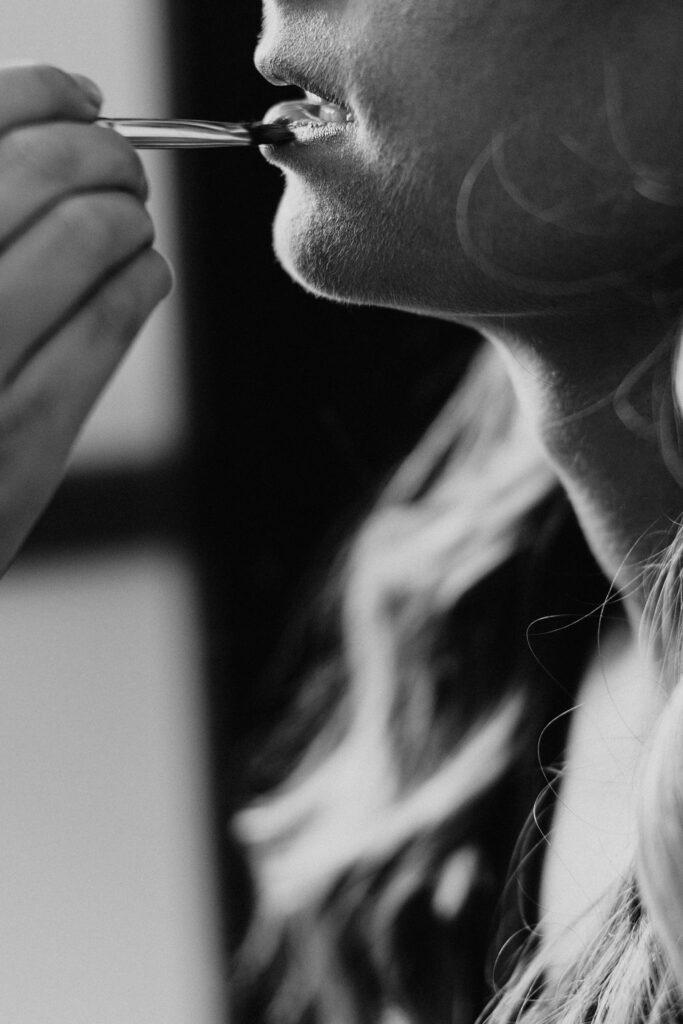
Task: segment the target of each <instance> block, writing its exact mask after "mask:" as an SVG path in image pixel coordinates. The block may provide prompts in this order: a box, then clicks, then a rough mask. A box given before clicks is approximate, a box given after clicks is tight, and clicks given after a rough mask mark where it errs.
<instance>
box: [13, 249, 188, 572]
mask: <svg viewBox="0 0 683 1024" xmlns="http://www.w3.org/2000/svg"><path fill="white" fill-rule="evenodd" d="M171 283H172V277H171V272H170V269H169V267H168V264H167V263H166V261H165V260H164V259H163V257H161V256H160V255H159V254H158V253H157V252H155V251H154V250H151V249H147V250H145V251H144V252H143V253H141V254H140V255H138V256H137V257H136V258H134V259H133V260H131V261H130V262H129V263H128V264H127V265H126V266H125V267H123V268H122V269H120V270H119V271H118V272H117V273H116V274H114V275H113V276H112V277H111V278H110V279H109V280H107V282H106V283H105V284H103V285H102V286H101V287H100V288H99V289H98V290H97V291H96V292H95V293H94V294H93V295H91V297H90V298H89V300H88V301H87V302H86V303H85V304H84V305H83V307H82V308H81V309H80V311H79V312H78V313H77V314H76V315H75V316H74V317H73V318H72V319H71V320H69V321H68V323H66V324H64V325H63V326H62V327H61V329H60V330H58V331H57V333H56V334H54V335H53V336H52V337H51V338H50V339H49V340H48V341H46V342H45V344H44V345H43V347H42V348H41V349H40V350H39V351H38V352H37V353H36V354H35V355H34V356H33V358H32V359H30V360H29V361H28V362H27V363H26V364H25V365H24V366H23V368H22V370H21V372H20V373H19V374H18V376H17V377H16V379H15V380H14V381H13V382H12V383H11V384H10V385H9V386H6V387H5V388H3V389H0V481H2V487H0V567H2V568H4V567H5V566H6V565H7V564H8V563H9V561H10V560H11V558H12V557H13V555H14V553H15V552H16V550H17V549H18V547H19V545H20V544H21V543H22V541H23V540H24V538H25V536H26V534H27V533H28V531H29V529H30V528H31V526H32V525H33V523H34V521H35V519H36V518H37V516H38V515H39V513H40V511H41V510H42V508H43V507H44V505H45V504H46V502H47V500H48V499H49V497H50V495H51V494H52V492H53V491H54V489H55V488H56V486H57V484H58V483H59V480H60V479H61V476H62V475H63V472H64V467H65V463H66V460H67V458H68V454H69V450H70V448H71V446H72V444H73V441H74V439H75V437H76V436H77V434H78V431H79V429H80V427H81V424H82V423H83V421H84V419H85V418H86V416H87V414H88V412H89V411H90V409H91V408H92V406H93V404H94V402H95V401H96V399H97V397H98V395H99V394H100V392H101V390H102V388H103V387H104V385H105V384H106V382H107V381H108V380H109V378H110V377H111V374H112V373H113V371H114V370H115V368H116V366H117V365H118V363H119V362H120V360H121V359H122V357H123V356H124V355H125V353H126V351H127V349H128V346H129V345H130V343H131V341H132V340H133V338H134V337H135V335H136V334H137V333H138V331H139V330H140V328H141V327H142V325H143V323H144V321H145V320H146V319H147V317H148V316H149V314H150V313H151V312H152V310H153V309H154V307H155V306H156V305H157V304H158V303H159V302H160V301H161V299H163V298H164V296H165V295H167V294H168V292H169V290H170V288H171Z"/></svg>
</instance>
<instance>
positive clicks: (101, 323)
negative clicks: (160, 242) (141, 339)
mask: <svg viewBox="0 0 683 1024" xmlns="http://www.w3.org/2000/svg"><path fill="white" fill-rule="evenodd" d="M170 286H171V275H170V270H169V268H168V265H167V263H166V261H165V260H164V259H163V257H162V256H160V254H159V253H157V252H155V251H154V250H151V251H149V252H146V253H145V254H144V255H142V256H140V257H138V259H137V261H136V262H135V263H134V264H133V265H131V267H129V268H128V270H127V271H126V272H125V273H124V274H123V275H122V276H121V277H119V278H117V279H115V280H114V281H113V282H111V283H110V284H109V285H107V286H106V287H105V288H104V289H103V291H102V293H101V295H100V296H99V298H98V301H97V312H96V321H97V328H98V333H101V335H102V336H103V337H109V338H113V339H114V340H115V342H118V343H119V344H127V343H128V342H130V341H131V340H132V338H133V337H134V336H135V335H136V334H137V333H138V331H139V330H140V328H141V327H142V325H143V323H144V321H145V320H146V318H147V317H148V316H149V314H150V313H151V311H152V309H153V308H154V307H155V306H156V305H157V303H158V302H159V301H160V300H161V299H162V298H163V297H164V295H166V294H167V293H168V291H169V288H170Z"/></svg>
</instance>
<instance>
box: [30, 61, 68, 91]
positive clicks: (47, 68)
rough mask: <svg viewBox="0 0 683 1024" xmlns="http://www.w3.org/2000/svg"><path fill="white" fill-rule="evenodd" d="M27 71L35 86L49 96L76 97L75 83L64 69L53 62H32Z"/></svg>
mask: <svg viewBox="0 0 683 1024" xmlns="http://www.w3.org/2000/svg"><path fill="white" fill-rule="evenodd" d="M29 73H30V75H31V77H32V78H33V80H34V82H35V84H36V86H37V88H38V89H40V90H41V91H42V92H45V93H46V94H48V95H50V96H55V97H58V98H63V99H67V100H68V99H74V98H76V94H77V89H76V84H75V82H74V81H73V79H72V78H71V75H68V74H67V73H66V71H62V69H61V68H58V67H55V66H54V65H53V64H34V65H33V66H32V67H31V68H30V69H29Z"/></svg>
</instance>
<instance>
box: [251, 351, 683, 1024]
mask: <svg viewBox="0 0 683 1024" xmlns="http://www.w3.org/2000/svg"><path fill="white" fill-rule="evenodd" d="M623 399H624V396H623V394H622V395H621V399H620V400H622V401H623ZM660 440H661V438H660ZM556 491H557V480H556V477H555V474H554V472H553V471H552V470H551V468H550V467H549V465H548V463H547V461H546V459H545V457H544V455H543V453H542V452H541V450H540V449H539V447H538V444H537V442H536V440H535V438H534V437H533V436H532V434H531V432H530V430H529V428H528V427H527V425H526V423H525V421H524V420H523V418H522V417H521V415H520V413H519V410H518V407H517V403H516V400H515V398H514V395H513V393H512V389H511V387H510V384H509V382H508V379H507V375H506V373H505V370H504V368H503V366H502V364H501V362H500V360H499V358H498V356H497V355H496V354H495V352H494V350H493V348H492V347H490V346H486V347H485V348H483V349H482V350H481V351H480V352H479V353H478V354H477V355H476V356H475V358H474V360H473V363H472V366H471V368H470V370H469V372H468V374H467V376H466V378H465V380H464V381H463V383H462V386H461V387H460V388H459V389H458V391H457V393H456V395H455V396H454V397H453V399H452V400H451V401H450V402H449V403H448V404H447V406H446V407H445V408H444V410H443V412H442V413H441V415H440V416H439V418H438V420H437V421H436V423H435V424H434V425H433V427H432V428H431V430H430V431H429V432H428V434H427V435H426V437H425V438H424V439H423V441H422V442H421V444H420V445H419V446H418V448H417V449H416V450H415V451H414V452H413V453H412V454H411V455H410V457H409V458H408V459H407V460H406V462H405V463H404V464H403V465H402V466H401V467H400V469H399V470H398V472H397V473H396V474H395V476H394V477H393V479H392V480H391V481H390V482H389V484H388V486H387V487H386V489H385V490H384V492H383V493H382V495H381V496H380V499H379V501H378V502H377V504H376V506H375V508H374V509H373V511H372V512H371V514H370V516H369V517H368V519H367V521H366V522H365V523H364V524H363V526H362V528H361V529H360V531H359V533H358V535H357V537H356V538H355V539H354V541H353V543H352V545H351V546H350V549H349V552H348V555H347V557H346V561H345V565H344V568H343V572H342V578H341V586H340V594H341V597H340V616H341V645H340V646H341V650H340V652H339V654H338V657H337V659H336V661H335V662H334V669H333V670H332V671H331V672H330V667H329V665H328V666H322V667H320V668H319V672H320V673H322V674H325V673H327V674H328V675H329V676H330V678H332V679H333V680H334V682H335V685H337V686H339V687H343V691H342V694H341V697H340V699H339V700H338V701H337V702H336V704H335V709H334V713H333V714H331V715H330V719H329V721H328V723H327V724H326V725H325V727H324V728H322V729H321V730H320V733H319V735H318V737H317V739H316V740H315V742H313V743H312V744H311V745H310V747H309V748H308V749H307V751H306V752H305V753H304V754H303V755H302V757H301V758H300V759H299V761H298V763H297V764H296V766H295V767H294V769H293V770H292V771H291V773H290V774H289V775H288V777H287V778H286V780H285V781H284V782H282V783H281V784H280V785H279V786H278V787H277V788H276V789H275V790H273V791H272V792H270V793H269V794H267V795H266V796H264V797H262V798H260V799H259V800H258V801H256V802H255V803H253V804H252V805H251V806H249V807H247V808H246V809H244V810H243V811H242V812H241V813H240V814H239V815H238V816H237V818H236V820H235V822H234V828H235V832H236V834H237V836H238V837H239V839H240V841H241V842H242V843H243V844H244V847H245V849H246V850H247V852H248V857H249V862H250V865H251V870H252V872H253V877H254V883H255V892H256V900H255V906H254V911H253V915H252V922H251V926H250V929H249V932H248V934H247V937H246V940H245V942H244V944H243V947H242V949H241V952H240V954H239V956H238V958H237V967H236V977H237V979H238V982H240V984H242V985H244V986H246V987H247V988H248V987H249V986H252V987H254V986H255V985H256V984H257V979H261V982H260V983H261V985H262V986H264V988H263V991H264V992H267V996H266V997H265V998H264V999H263V1002H264V1003H266V1004H267V1014H266V1016H267V1019H269V1020H272V1021H273V1022H277V1024H295V1022H296V1024H299V1022H304V1021H306V1022H309V1021H310V1022H315V1024H367V1022H370V1021H377V1022H381V1024H407V1022H411V1024H412V1022H416V1024H432V1022H433V1024H446V1022H452V1024H461V1022H465V1021H468V1020H471V1019H472V1018H473V1015H474V1014H475V1013H476V1012H477V1011H478V1010H480V1009H481V1006H479V1007H477V1005H476V1001H477V998H480V997H481V993H477V994H476V995H473V994H472V985H470V984H469V981H470V978H469V976H468V972H469V974H471V973H472V971H473V970H475V969H476V967H475V966H473V964H472V962H471V959H472V954H471V951H470V949H469V946H470V944H471V942H472V941H473V940H471V935H472V932H473V930H474V931H476V929H477V928H480V930H481V929H482V928H483V931H482V935H483V939H482V941H484V942H486V941H488V939H489V938H490V935H489V930H488V927H487V926H486V924H485V922H484V924H482V918H485V917H486V915H487V914H489V915H490V914H492V912H493V907H494V905H495V901H496V899H497V895H499V893H498V890H496V893H495V894H494V896H493V897H490V898H489V901H488V904H486V901H485V899H484V897H483V895H482V894H483V893H484V892H485V890H487V886H488V890H490V889H491V888H492V886H491V879H490V878H489V877H488V876H489V875H490V873H491V872H490V866H489V865H487V862H486V858H485V857H484V856H483V853H482V843H481V841H480V839H481V837H480V836H479V834H478V829H479V831H481V822H482V821H484V820H485V821H494V822H495V821H496V820H497V818H500V809H499V806H498V805H499V803H500V792H501V787H503V788H504V787H505V786H506V785H507V784H508V776H510V774H511V773H513V774H514V771H515V770H516V766H517V768H518V767H519V764H520V763H522V762H523V763H524V764H525V765H526V766H527V769H528V763H529V751H531V750H533V751H535V745H536V742H537V736H538V726H539V720H538V717H537V716H536V715H535V714H534V712H533V701H534V700H535V699H536V697H535V696H534V697H533V698H530V696H529V693H528V683H529V680H527V679H525V678H524V671H525V669H524V665H522V664H521V663H520V658H519V656H518V653H519V652H516V653H515V652H511V653H510V655H509V656H508V657H507V660H506V659H505V658H504V657H503V655H502V654H499V653H496V654H495V655H494V653H493V652H492V651H491V650H484V651H483V652H482V650H481V643H480V641H481V639H482V638H481V637H478V636H477V635H476V631H477V628H478V627H477V622H480V621H482V620H484V621H485V620H486V618H487V617H488V616H489V615H490V617H491V620H492V621H491V623H490V624H489V631H488V641H489V643H490V641H491V638H492V637H493V636H495V628H497V624H498V623H499V622H500V621H502V620H501V619H500V617H499V618H498V619H496V614H497V612H496V609H499V610H500V609H501V608H503V607H504V608H506V609H507V610H508V614H509V612H510V600H511V597H512V592H507V591H506V589H505V588H506V587H507V586H508V585H509V584H510V582H511V580H513V581H514V580H516V579H517V578H518V576H519V565H518V563H517V562H515V559H518V560H519V559H521V561H522V562H523V563H524V564H525V565H526V562H528V561H529V559H531V558H532V556H533V550H534V545H535V542H536V535H537V532H538V529H539V527H540V524H542V523H543V521H544V519H547V517H548V510H549V509H550V507H551V505H550V500H551V496H552V495H553V494H555V493H556ZM681 551H683V531H679V533H678V534H677V537H676V539H675V540H674V541H673V542H672V544H671V545H670V546H668V547H667V549H666V551H665V552H664V553H663V554H662V557H661V558H660V559H659V560H658V561H657V562H656V564H653V565H651V566H650V567H649V574H650V576H649V579H650V590H651V593H652V595H653V597H652V600H651V604H650V605H649V608H648V615H647V619H648V622H649V624H650V627H651V631H652V635H653V636H656V637H657V640H658V643H659V645H660V648H661V649H666V651H667V655H666V657H663V658H662V671H663V672H664V673H666V674H667V676H668V677H669V679H671V680H672V681H673V674H674V673H675V672H676V671H677V668H678V661H677V658H676V657H675V656H674V652H677V651H678V648H679V641H678V637H679V636H680V632H677V631H678V627H679V625H680V608H681V584H680V574H679V572H678V567H679V564H680V557H677V558H674V557H673V553H674V552H679V553H680V552H681ZM513 564H514V565H516V566H517V568H516V569H515V570H514V572H513V573H512V576H509V575H506V573H508V570H509V567H510V566H511V565H513ZM515 573H516V575H515ZM520 614H522V615H523V614H524V609H521V610H520ZM484 639H486V638H484ZM478 643H479V647H477V644H478ZM503 646H504V645H501V649H502V647H503ZM487 658H488V661H487ZM672 689H673V696H672V698H671V702H670V706H669V708H668V709H667V714H666V715H665V716H664V718H663V726H662V731H661V734H660V735H659V736H658V738H657V740H656V743H655V744H654V745H653V748H652V751H651V753H650V757H649V766H648V771H647V781H646V783H645V786H644V790H643V792H644V798H643V807H642V814H641V825H640V828H641V841H640V847H639V858H638V864H637V865H634V869H633V874H632V875H631V876H630V877H629V878H626V879H624V880H621V882H620V883H619V884H617V886H616V888H615V892H614V894H613V910H612V913H611V914H610V915H609V918H608V924H607V925H606V926H605V929H604V930H603V931H602V932H601V933H600V934H599V935H596V936H595V938H594V942H593V943H592V944H591V946H590V949H589V950H588V951H587V954H586V956H585V957H584V958H582V960H581V962H580V963H577V964H576V965H575V967H574V969H573V970H572V971H571V972H569V973H568V975H567V976H566V978H565V979H564V980H563V983H562V985H561V986H559V987H557V989H556V991H551V990H550V989H551V987H550V986H548V985H546V986H545V987H544V986H542V985H541V980H542V979H543V974H544V953H543V950H538V951H535V950H532V951H531V952H530V954H529V956H528V957H524V956H522V958H521V960H520V964H519V965H518V966H517V968H516V970H515V971H514V972H513V975H512V978H511V979H510V980H509V981H508V982H507V984H506V985H505V986H504V988H503V990H502V991H501V992H500V993H499V994H498V995H497V996H496V998H495V1000H494V1003H492V1004H491V1007H490V1009H489V1012H490V1015H491V1017H490V1019H491V1021H492V1022H503V1021H509V1020H514V1019H517V1018H518V1017H523V1018H524V1020H526V1019H527V1016H528V1019H529V1020H530V1021H531V1020H533V1021H537V1022H541V1021H542V1022H544V1024H545V1022H551V1021H555V1020H557V1021H558V1022H559V1021H560V1020H561V1021H562V1022H567V1024H569V1022H576V1024H579V1022H583V1021H586V1020H589V1019H590V1020H591V1021H593V1020H595V1021H599V1022H601V1024H617V1022H618V1024H626V1022H633V1024H636V1022H638V1024H643V1022H644V1021H651V1022H652V1024H664V1022H666V1021H668V1020H669V1019H671V1018H670V1016H668V1015H671V1014H672V1013H673V1012H674V1008H675V1007H677V1006H679V1005H680V1004H679V1003H678V1002H677V999H678V997H677V988H676V984H677V983H683V953H682V951H681V949H680V948H679V947H680V936H681V935H683V857H681V856H680V853H681V851H683V763H681V764H679V761H681V759H683V745H682V744H681V742H680V741H681V739H683V735H682V734H681V730H683V697H681V695H680V688H677V687H675V686H674V685H673V682H672ZM540 724H542V720H541V722H540ZM524 758H526V760H524ZM496 795H497V799H496ZM518 824H519V823H517V825H516V826H515V827H518ZM513 838H514V837H513ZM502 847H503V850H504V851H505V850H507V854H508V855H509V853H510V852H511V846H510V848H509V849H508V847H507V846H506V845H505V843H503V844H502ZM496 884H498V883H496ZM493 888H495V886H493ZM486 907H488V909H482V908H486ZM425 922H428V923H425ZM416 929H423V930H422V932H421V933H418V932H416ZM425 929H426V930H425ZM411 935H412V942H413V948H408V947H409V946H410V944H411ZM421 942H422V943H423V945H424V946H425V950H426V951H427V956H428V958H431V961H430V962H428V963H427V964H426V965H423V966H424V967H425V970H424V971H423V973H422V975H420V976H418V975H419V971H418V969H417V967H416V966H415V963H416V962H417V961H418V960H419V959H420V950H419V948H418V946H419V944H420V943H421ZM411 964H412V966H411ZM430 970H431V972H432V975H433V990H432V991H427V989H428V987H429V986H428V985H427V984H426V983H425V976H427V977H428V976H429V971H430ZM447 973H450V976H449V977H448V978H446V979H445V982H444V985H443V986H442V985H440V983H439V975H442V976H445V975H446V974H447ZM265 979H269V980H267V981H266V980H265ZM525 1014H526V1015H527V1016H525ZM252 1019H253V1018H252ZM250 1024H251V1019H250Z"/></svg>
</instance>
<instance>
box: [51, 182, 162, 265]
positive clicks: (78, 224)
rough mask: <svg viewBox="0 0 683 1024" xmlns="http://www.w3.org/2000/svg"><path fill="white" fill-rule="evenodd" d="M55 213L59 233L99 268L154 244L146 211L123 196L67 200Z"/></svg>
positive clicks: (132, 200)
mask: <svg viewBox="0 0 683 1024" xmlns="http://www.w3.org/2000/svg"><path fill="white" fill-rule="evenodd" d="M58 211H59V212H58V218H59V221H60V229H61V232H60V233H61V234H63V235H66V236H67V237H68V238H69V239H71V240H73V241H74V242H75V243H76V244H77V245H78V247H79V248H80V249H81V250H83V253H84V256H85V258H86V259H88V260H89V261H92V262H93V263H94V264H95V265H98V266H101V265H107V264H109V263H110V262H112V261H116V260H119V259H122V258H125V257H126V256H128V255H130V254H132V253H133V252H135V251H136V250H137V249H140V248H143V247H144V246H146V245H151V244H152V242H153V240H154V228H153V225H152V221H151V219H150V217H149V215H148V214H147V212H146V210H145V209H144V208H143V207H142V206H141V204H140V203H139V202H137V201H136V200H134V199H133V198H132V197H131V196H127V195H126V194H125V193H118V194H114V193H112V194H110V195H109V194H104V193H102V194H100V193H97V194H84V195H75V196H70V197H69V198H67V199H66V200H65V201H63V202H62V203H61V204H60V205H59V208H58Z"/></svg>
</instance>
